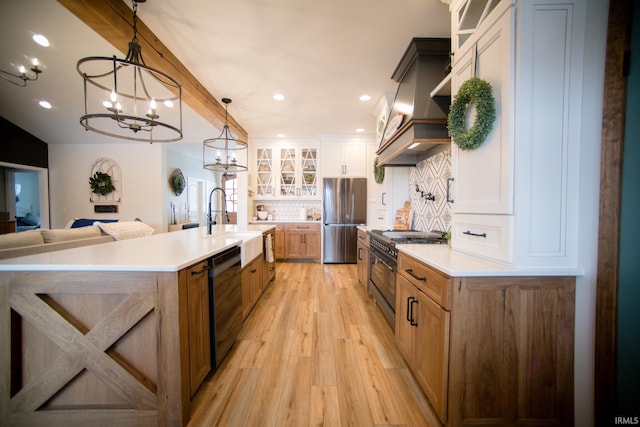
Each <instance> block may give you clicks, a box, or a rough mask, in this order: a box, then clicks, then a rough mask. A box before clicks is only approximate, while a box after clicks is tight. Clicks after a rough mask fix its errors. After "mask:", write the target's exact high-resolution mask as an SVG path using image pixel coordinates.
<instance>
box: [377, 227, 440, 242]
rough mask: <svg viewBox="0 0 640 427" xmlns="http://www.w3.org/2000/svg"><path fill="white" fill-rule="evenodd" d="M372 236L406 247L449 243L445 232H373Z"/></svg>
mask: <svg viewBox="0 0 640 427" xmlns="http://www.w3.org/2000/svg"><path fill="white" fill-rule="evenodd" d="M371 235H372V236H374V238H376V239H377V240H381V241H384V242H386V243H387V244H390V245H404V244H411V243H423V244H424V243H427V244H432V243H436V244H438V243H447V240H446V239H445V238H444V235H445V233H444V232H443V231H418V230H406V231H405V230H372V231H371Z"/></svg>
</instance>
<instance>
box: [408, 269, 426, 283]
mask: <svg viewBox="0 0 640 427" xmlns="http://www.w3.org/2000/svg"><path fill="white" fill-rule="evenodd" d="M404 271H406V272H407V274H408V275H409V276H411V277H413V278H414V279H416V280H419V281H421V282H426V281H427V278H426V277H418V276H416V275H415V274H413V268H407V269H406V270H404Z"/></svg>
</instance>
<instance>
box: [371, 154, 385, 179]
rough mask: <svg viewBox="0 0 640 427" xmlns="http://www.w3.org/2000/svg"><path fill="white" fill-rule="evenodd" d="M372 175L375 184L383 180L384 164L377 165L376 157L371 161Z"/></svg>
mask: <svg viewBox="0 0 640 427" xmlns="http://www.w3.org/2000/svg"><path fill="white" fill-rule="evenodd" d="M373 177H374V178H375V180H376V183H377V184H382V182H383V181H384V166H378V158H377V157H376V158H375V160H374V161H373Z"/></svg>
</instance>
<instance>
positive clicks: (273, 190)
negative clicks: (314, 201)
mask: <svg viewBox="0 0 640 427" xmlns="http://www.w3.org/2000/svg"><path fill="white" fill-rule="evenodd" d="M255 153H256V156H255V159H256V197H277V198H295V197H304V198H319V197H320V194H319V188H318V179H319V176H318V171H319V169H318V168H319V162H318V160H319V159H318V154H319V150H318V147H317V146H316V145H309V144H286V145H276V144H269V145H266V144H265V145H263V144H256V151H255Z"/></svg>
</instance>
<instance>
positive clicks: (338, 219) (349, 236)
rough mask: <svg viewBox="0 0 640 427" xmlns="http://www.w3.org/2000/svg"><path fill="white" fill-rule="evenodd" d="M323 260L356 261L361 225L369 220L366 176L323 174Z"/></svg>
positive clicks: (326, 261)
mask: <svg viewBox="0 0 640 427" xmlns="http://www.w3.org/2000/svg"><path fill="white" fill-rule="evenodd" d="M322 195H323V200H322V207H323V215H322V221H323V224H324V226H323V229H322V233H323V237H324V251H323V257H322V259H323V262H325V263H334V264H355V263H356V261H357V259H356V258H357V256H356V254H357V244H358V231H357V226H358V225H365V224H366V223H367V179H366V178H324V180H323V187H322Z"/></svg>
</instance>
